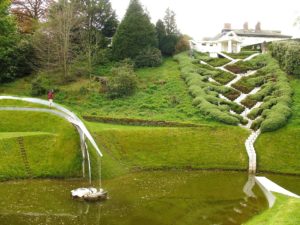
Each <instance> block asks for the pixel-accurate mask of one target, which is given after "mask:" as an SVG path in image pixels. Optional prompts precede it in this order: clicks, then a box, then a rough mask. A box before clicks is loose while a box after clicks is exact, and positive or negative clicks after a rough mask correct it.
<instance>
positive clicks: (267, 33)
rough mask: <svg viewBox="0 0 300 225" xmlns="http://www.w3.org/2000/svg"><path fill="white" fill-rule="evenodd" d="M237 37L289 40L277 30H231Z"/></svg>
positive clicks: (288, 36) (287, 36)
mask: <svg viewBox="0 0 300 225" xmlns="http://www.w3.org/2000/svg"><path fill="white" fill-rule="evenodd" d="M232 31H234V32H235V33H236V35H237V36H240V37H270V38H291V37H292V36H290V35H284V34H281V31H277V30H261V31H256V30H254V29H248V30H244V29H233V30H232Z"/></svg>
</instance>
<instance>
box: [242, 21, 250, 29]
mask: <svg viewBox="0 0 300 225" xmlns="http://www.w3.org/2000/svg"><path fill="white" fill-rule="evenodd" d="M243 28H244V30H249V27H248V22H245V23H244V25H243Z"/></svg>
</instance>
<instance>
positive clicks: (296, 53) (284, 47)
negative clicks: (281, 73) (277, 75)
mask: <svg viewBox="0 0 300 225" xmlns="http://www.w3.org/2000/svg"><path fill="white" fill-rule="evenodd" d="M270 49H271V52H272V56H273V57H274V58H276V59H277V60H278V62H279V65H280V67H281V68H282V69H283V70H285V71H286V72H287V73H288V74H291V75H295V76H298V77H300V43H299V42H297V41H279V42H273V43H272V44H271V45H270Z"/></svg>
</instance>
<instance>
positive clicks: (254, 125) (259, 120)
mask: <svg viewBox="0 0 300 225" xmlns="http://www.w3.org/2000/svg"><path fill="white" fill-rule="evenodd" d="M263 121H264V118H262V117H259V118H257V119H256V120H254V121H253V123H252V124H251V129H253V130H258V129H259V128H260V125H261V123H262V122H263Z"/></svg>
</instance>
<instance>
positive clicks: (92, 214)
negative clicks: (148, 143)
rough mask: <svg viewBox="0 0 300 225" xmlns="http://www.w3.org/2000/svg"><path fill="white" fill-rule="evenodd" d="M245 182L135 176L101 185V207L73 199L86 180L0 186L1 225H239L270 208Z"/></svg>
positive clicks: (230, 176) (194, 174)
mask: <svg viewBox="0 0 300 225" xmlns="http://www.w3.org/2000/svg"><path fill="white" fill-rule="evenodd" d="M247 181H248V175H247V174H246V173H238V172H203V171H186V172H185V171H168V172H165V171H164V172H162V171H152V172H139V173H133V174H129V175H126V176H123V177H120V178H116V179H112V180H105V181H103V187H104V188H105V189H107V190H108V191H109V199H108V200H106V201H104V202H101V203H86V202H81V201H75V200H72V199H71V196H70V191H71V190H72V189H75V188H78V187H86V186H87V183H86V181H85V182H84V181H78V180H23V181H10V182H2V183H0V196H1V201H0V224H1V225H19V224H20V225H21V224H22V225H38V224H43V225H45V224H47V225H59V224H66V225H71V224H80V225H81V224H85V225H94V224H98V225H100V224H101V225H173V224H174V225H219V224H222V225H231V224H242V223H243V222H245V221H247V220H248V219H249V218H251V217H252V216H254V215H256V214H258V213H259V212H261V211H262V210H264V209H266V208H267V205H268V204H267V202H266V200H265V198H264V196H263V194H262V192H261V191H260V189H259V188H258V186H257V185H255V186H254V188H253V189H251V186H252V185H251V182H250V183H249V182H248V183H247ZM246 184H247V185H246ZM249 184H250V186H249ZM249 187H250V188H249ZM252 191H253V192H252ZM246 193H247V194H246Z"/></svg>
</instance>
